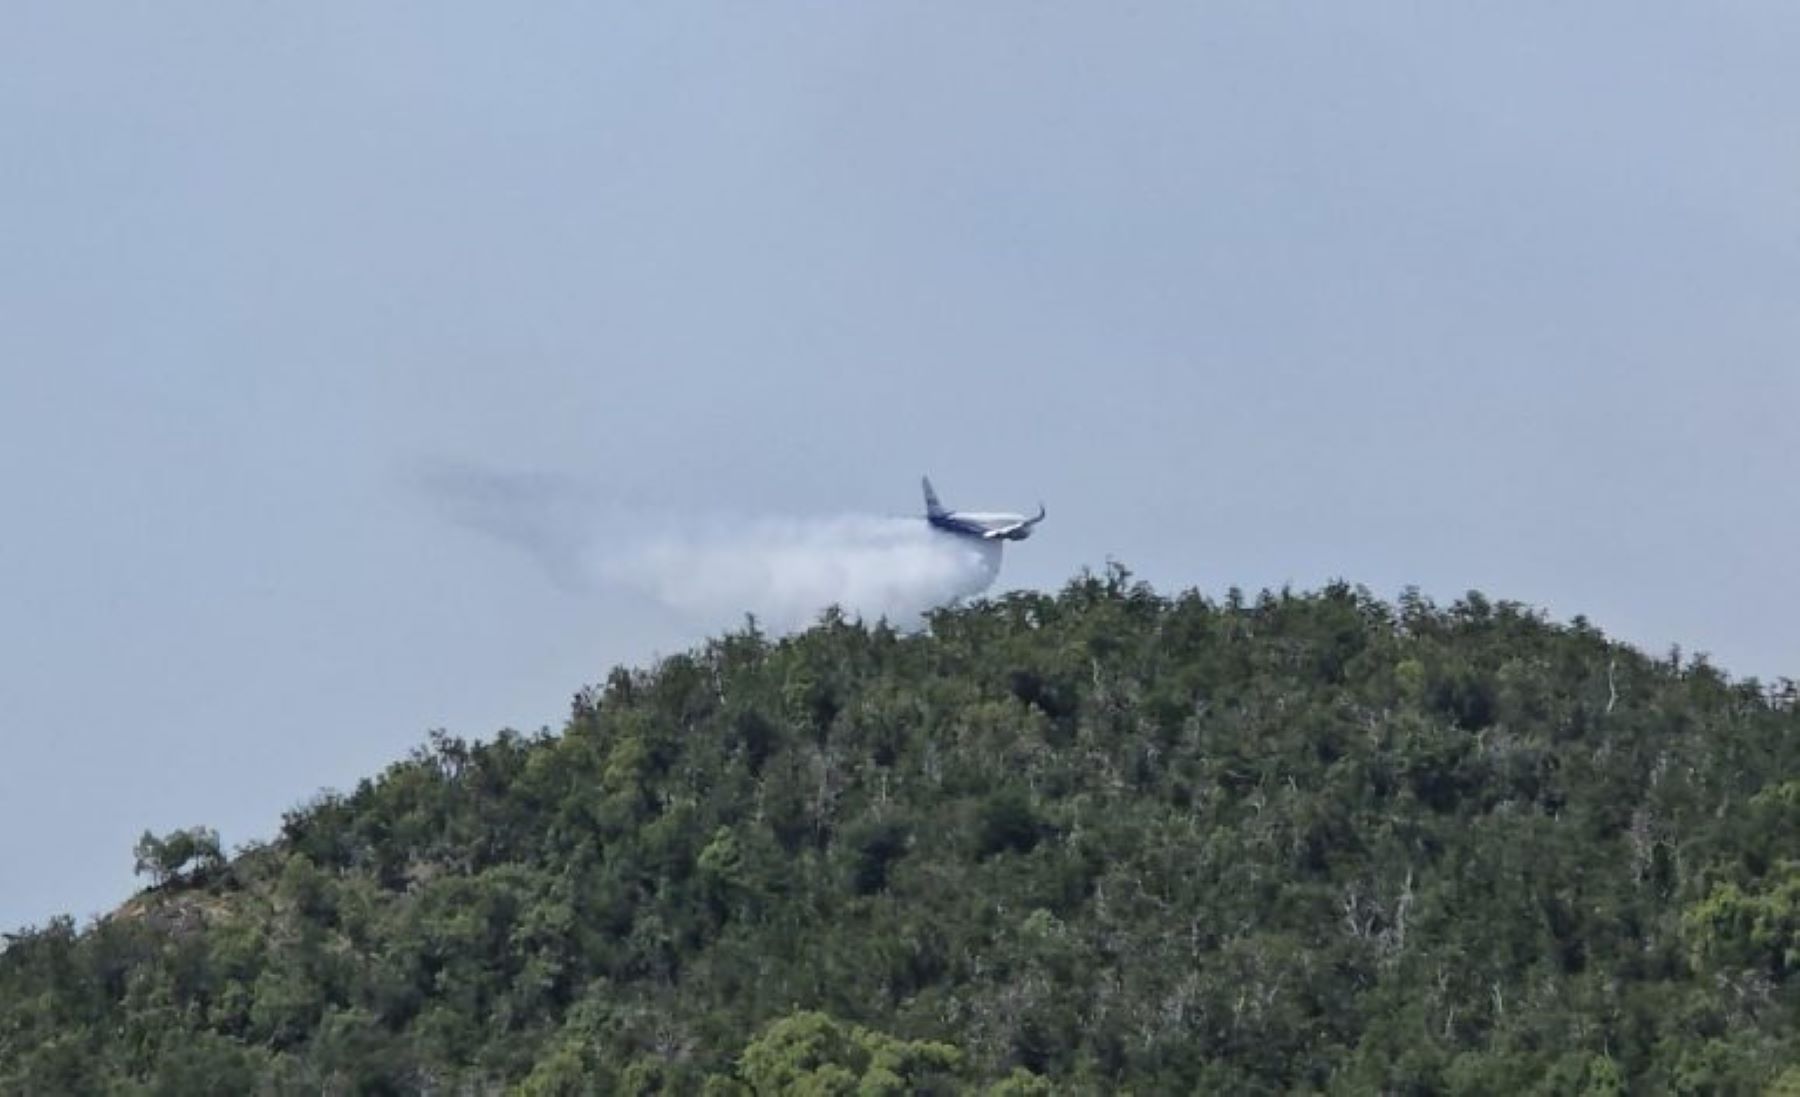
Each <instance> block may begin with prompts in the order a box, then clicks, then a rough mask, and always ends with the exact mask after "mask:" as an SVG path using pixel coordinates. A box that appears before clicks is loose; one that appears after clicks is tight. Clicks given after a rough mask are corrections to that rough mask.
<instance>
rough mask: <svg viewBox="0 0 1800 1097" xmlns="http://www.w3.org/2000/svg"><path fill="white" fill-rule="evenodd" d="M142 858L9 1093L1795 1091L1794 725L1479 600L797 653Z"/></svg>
mask: <svg viewBox="0 0 1800 1097" xmlns="http://www.w3.org/2000/svg"><path fill="white" fill-rule="evenodd" d="M125 852H126V851H121V855H122V856H123V855H124V854H125ZM136 855H137V858H138V866H139V868H140V870H142V871H143V872H144V873H146V874H147V875H148V877H149V880H148V882H149V883H150V885H151V886H149V887H148V888H147V889H146V890H145V891H144V892H142V893H141V894H139V895H138V896H137V897H135V898H134V899H132V900H131V901H130V902H129V903H127V904H126V905H125V906H124V907H122V908H121V909H119V910H117V911H115V912H114V913H113V914H111V915H110V916H108V917H105V918H102V919H99V920H97V921H95V922H94V923H93V924H92V925H89V926H86V927H77V926H76V925H74V924H73V923H72V922H71V921H69V920H66V919H63V920H56V921H52V922H50V923H49V924H47V925H43V926H39V927H35V928H32V929H28V930H24V931H21V932H18V933H15V934H11V935H8V936H7V938H6V944H5V950H4V952H3V953H0V1091H4V1092H6V1093H29V1094H55V1093H156V1094H183V1095H187V1094H206V1093H221V1094H223V1093H231V1094H237V1093H259V1092H260V1093H271V1094H275V1093H290V1092H291V1093H426V1092H428V1093H439V1094H463V1093H468V1094H486V1093H499V1092H517V1093H525V1094H575V1093H664V1092H667V1093H698V1094H714V1095H723V1094H751V1093H755V1094H766V1093H784V1092H802V1093H816V1094H836V1093H844V1094H849V1093H858V1094H863V1093H867V1094H899V1093H952V1092H955V1093H961V1092H989V1093H1010V1094H1049V1093H1102V1092H1121V1091H1130V1092H1135V1093H1138V1094H1151V1093H1191V1092H1201V1093H1225V1094H1255V1093H1289V1092H1300V1093H1315V1092H1316V1093H1393V1094H1428V1093H1458V1094H1496V1095H1499V1094H1518V1093H1532V1092H1538V1093H1566V1094H1623V1093H1696V1094H1698V1093H1761V1092H1779V1093H1800V1068H1796V1067H1795V1066H1794V1064H1797V1063H1800V1016H1797V1007H1800V977H1797V974H1796V973H1797V972H1800V712H1797V698H1796V694H1795V689H1794V686H1793V685H1792V684H1791V683H1787V682H1782V683H1778V684H1776V685H1773V686H1771V685H1769V684H1765V683H1758V682H1756V681H1734V680H1733V679H1731V678H1729V677H1728V676H1726V675H1725V674H1723V673H1721V672H1720V671H1718V670H1717V669H1715V668H1714V667H1712V666H1711V665H1709V664H1708V663H1707V661H1706V660H1705V659H1703V658H1684V657H1683V655H1682V654H1681V653H1680V652H1678V651H1677V652H1670V653H1668V654H1667V655H1664V656H1653V655H1647V654H1644V653H1642V652H1639V651H1637V650H1635V649H1633V648H1631V647H1628V646H1625V645H1622V644H1618V643H1615V642H1612V641H1609V640H1608V639H1607V638H1606V637H1605V636H1604V635H1603V634H1602V633H1601V632H1600V631H1599V630H1598V629H1596V628H1595V627H1593V626H1592V625H1590V624H1589V623H1588V622H1586V621H1584V620H1582V619H1580V618H1577V619H1576V620H1574V621H1573V622H1569V623H1560V622H1554V621H1551V620H1548V619H1547V618H1546V617H1545V616H1544V615H1543V614H1541V613H1538V612H1535V611H1532V610H1530V609H1528V608H1526V607H1523V606H1520V605H1517V604H1514V603H1508V602H1495V601H1490V600H1489V599H1487V598H1484V597H1482V596H1480V595H1478V594H1470V595H1468V596H1466V597H1465V598H1464V599H1462V600H1460V601H1458V602H1456V603H1455V604H1454V605H1451V606H1449V607H1447V608H1446V607H1442V606H1439V605H1435V604H1433V603H1432V602H1430V601H1428V600H1426V599H1424V598H1422V597H1420V596H1418V595H1416V594H1410V593H1409V594H1407V595H1405V596H1402V597H1401V598H1400V599H1399V601H1398V602H1397V603H1396V604H1389V603H1387V602H1384V601H1382V600H1379V599H1377V598H1375V597H1373V596H1371V595H1370V594H1369V593H1368V592H1367V591H1364V590H1361V589H1358V588H1353V587H1350V586H1348V585H1344V584H1336V585H1332V586H1329V587H1327V588H1325V589H1324V590H1321V591H1318V592H1312V593H1296V592H1292V591H1279V592H1265V593H1263V594H1261V595H1260V596H1254V597H1246V596H1244V595H1242V594H1240V593H1239V592H1237V591H1232V592H1231V593H1229V594H1228V595H1227V596H1225V597H1224V598H1222V599H1212V598H1208V597H1205V596H1203V595H1201V594H1198V593H1194V592H1188V593H1183V594H1180V595H1178V596H1174V597H1169V596H1164V595H1161V594H1158V593H1157V592H1155V591H1153V590H1151V589H1149V588H1148V587H1146V586H1144V585H1142V584H1139V583H1135V582H1133V581H1132V579H1131V577H1130V576H1129V575H1128V574H1127V573H1126V572H1125V571H1124V570H1123V569H1120V568H1116V567H1115V568H1112V569H1109V570H1108V571H1107V572H1105V573H1104V574H1098V575H1083V576H1081V577H1078V578H1077V579H1075V580H1074V581H1072V582H1071V583H1069V584H1068V586H1067V587H1066V588H1065V589H1063V590H1062V591H1061V592H1060V593H1058V594H1056V595H1048V594H1037V593H1020V594H1011V595H1007V596H1005V597H1002V598H998V599H995V600H992V601H986V602H979V603H976V604H973V605H968V606H963V607H957V608H951V609H946V610H942V611H939V612H937V613H935V614H933V615H932V616H931V618H930V620H929V624H928V627H926V628H925V629H923V630H920V631H918V632H916V633H904V632H898V631H895V630H893V629H891V628H889V627H887V626H886V625H883V624H862V623H858V622H854V621H850V620H846V619H844V618H843V617H842V616H841V615H838V614H835V613H828V614H826V615H825V616H824V617H823V618H822V619H821V621H820V622H819V623H818V624H817V625H816V626H814V627H813V628H811V629H809V630H808V631H805V632H803V633H800V634H797V635H793V636H789V637H785V638H771V637H768V636H765V635H763V634H762V633H761V632H759V631H758V629H757V628H756V627H755V625H754V623H753V622H752V623H747V624H746V626H745V627H744V628H742V629H740V630H738V631H736V632H734V633H732V634H729V635H725V636H722V637H720V638H718V639H716V640H714V641H712V642H710V643H708V644H706V645H704V646H703V647H701V648H699V649H697V650H695V651H692V652H689V653H685V654H680V655H675V656H672V657H669V658H666V659H663V660H661V661H660V662H659V663H658V664H657V665H655V666H654V667H650V668H646V669H641V670H624V669H621V670H615V671H613V672H612V673H611V675H610V676H609V677H608V678H607V679H606V681H605V682H604V684H602V685H599V686H596V687H593V688H591V689H587V690H584V691H582V692H581V693H580V694H578V695H577V696H576V697H575V699H574V703H573V705H572V711H571V714H570V717H569V720H568V722H567V725H566V726H565V727H564V728H563V729H562V730H561V731H560V732H559V733H555V734H551V733H542V734H537V735H519V734H514V733H510V732H508V733H503V734H500V735H499V736H497V737H496V738H494V739H493V740H492V741H488V742H467V741H464V740H461V739H458V738H454V737H450V736H446V735H435V736H432V737H431V739H430V741H429V743H428V744H425V745H423V746H421V747H420V748H419V749H418V750H417V751H415V752H414V754H413V755H412V756H411V757H409V758H407V759H406V760H404V761H402V762H399V763H397V764H395V765H394V766H392V767H391V768H390V769H388V771H387V772H386V773H384V774H382V775H381V776H379V777H378V778H375V779H372V780H368V781H365V782H363V783H362V784H361V785H359V786H358V787H357V788H356V789H355V790H354V791H351V792H348V793H328V794H324V795H321V796H320V797H318V798H317V799H316V800H314V801H313V802H311V803H309V804H307V805H305V806H303V807H301V808H298V809H296V810H294V811H292V812H290V813H289V814H288V815H287V816H286V817H285V821H284V823H283V826H282V828H281V831H280V833H279V835H278V836H276V837H275V838H274V839H273V840H272V841H270V842H268V843H266V844H260V845H254V846H251V847H248V848H245V849H243V850H241V851H239V852H237V854H236V855H235V856H232V857H226V856H224V855H223V854H222V853H221V851H220V849H219V845H218V840H217V838H216V836H214V835H213V834H211V833H210V832H207V831H205V830H204V829H201V828H196V829H194V830H192V831H183V832H178V833H175V834H169V835H162V836H156V835H150V834H146V835H145V838H144V841H143V842H141V843H140V844H139V846H138V849H137V850H136Z"/></svg>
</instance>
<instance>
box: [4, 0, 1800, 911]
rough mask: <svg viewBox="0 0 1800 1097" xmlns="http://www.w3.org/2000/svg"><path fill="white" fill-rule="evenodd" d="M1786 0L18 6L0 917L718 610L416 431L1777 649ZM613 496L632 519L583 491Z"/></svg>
mask: <svg viewBox="0 0 1800 1097" xmlns="http://www.w3.org/2000/svg"><path fill="white" fill-rule="evenodd" d="M1795 57H1800V10H1797V9H1795V8H1793V7H1792V6H1791V5H1786V4H1774V3H1769V4H1719V5H1703V6H1702V5H1671V4H1639V3H1631V4H1627V3H1599V4H1588V5H1566V4H1550V3H1539V4H1507V5H1500V6H1489V7H1488V8H1487V9H1486V10H1481V11H1477V10H1475V9H1474V8H1472V7H1471V6H1469V5H1437V4H1398V3H1383V4H1378V5H1366V6H1350V5H1306V6H1301V5H1270V4H1264V3H1241V4H1232V5H1203V4H1191V3H1180V4H1157V3H1129V4H1117V5H1081V6H1075V5H1067V4H1055V3H1042V2H1035V3H995V4H983V5H970V4H948V3H864V4H837V3H833V4H825V3H812V4H804V5H786V6H779V5H741V4H691V5H684V4H657V5H598V4H587V3H580V4H577V3H564V4H537V5H524V6H519V5H512V6H505V7H499V6H495V5H471V4H447V3H442V2H433V3H412V4H386V5H350V4H323V5H320V4H308V5H299V6H296V5H269V4H260V5H217V4H205V5H202V4H184V3H159V4H154V5H150V4H135V5H126V4H116V5H106V4H99V5H71V4H53V3H32V2H27V3H23V4H13V5H9V6H8V7H7V8H6V10H5V12H4V13H3V14H0V489H3V492H4V496H3V497H4V500H5V510H4V513H5V514H6V520H5V522H4V525H3V526H0V667H3V668H4V669H3V670H0V734H3V735H4V746H5V755H4V761H3V762H0V925H4V926H11V925H16V924H19V923H22V922H27V921H38V920H41V919H42V918H44V917H47V916H48V915H50V914H51V913H53V912H55V911H59V910H72V911H74V912H76V913H78V914H82V915H85V914H88V913H91V912H93V911H96V910H99V909H103V908H105V907H108V906H110V905H111V904H113V903H114V902H116V901H117V900H119V899H121V898H122V897H123V896H124V895H125V894H126V893H127V892H128V891H129V889H130V887H131V886H132V882H131V879H130V876H129V870H130V860H131V858H130V852H129V851H130V847H131V844H132V842H133V840H134V838H135V837H136V835H137V833H138V832H139V831H140V830H142V829H143V828H145V827H151V828H154V829H157V830H159V831H160V830H166V829H169V828H173V827H176V826H182V825H188V824H194V823H206V824H210V825H214V826H217V827H219V828H221V830H222V831H223V832H224V837H225V839H226V840H227V842H228V843H232V844H236V843H241V842H244V841H247V840H250V839H255V838H267V837H269V836H271V835H272V834H273V832H274V828H275V825H276V822H277V820H278V817H279V814H280V812H281V811H282V810H284V809H286V808H289V807H291V806H293V805H295V804H297V803H298V802H300V801H302V800H304V799H305V798H306V797H308V796H309V795H310V794H312V793H313V792H314V791H315V790H317V789H318V788H320V787H321V786H327V785H331V786H340V787H342V786H347V785H349V784H351V783H353V782H354V781H355V780H356V779H357V778H358V777H361V776H364V775H368V774H371V773H373V772H375V771H376V770H378V769H379V768H380V767H381V766H382V765H384V764H385V763H386V762H387V761H389V760H391V759H394V758H396V757H398V756H400V755H402V754H403V753H404V752H405V751H406V750H407V749H409V748H410V747H411V746H413V745H414V744H416V743H418V742H420V741H421V739H422V737H423V735H424V732H425V731H426V730H427V729H428V728H432V727H439V726H441V727H447V728H449V729H450V730H452V731H455V732H458V733H462V734H466V735H486V734H490V733H491V732H492V731H493V730H494V729H496V728H497V727H499V726H501V725H505V724H511V725H516V726H523V727H537V726H539V725H543V724H546V723H548V724H555V723H556V721H557V720H558V719H559V718H560V716H561V714H562V713H563V712H564V710H565V706H566V701H567V698H568V697H569V695H570V694H571V693H572V692H573V691H574V690H575V689H576V688H578V687H579V686H581V685H582V684H584V683H586V682H591V681H595V680H598V679H600V678H601V677H602V676H603V675H604V672H605V670H606V668H607V667H608V666H609V665H611V664H613V663H615V662H633V663H635V662H640V661H643V660H645V659H647V658H649V657H651V656H653V655H654V654H655V653H656V652H659V651H661V652H667V651H671V650H676V649H679V648H680V647H682V646H684V645H686V644H687V643H689V642H691V641H693V640H695V639H697V638H699V637H701V636H703V635H704V634H705V632H706V631H707V629H706V628H705V627H703V626H701V625H698V624H696V623H695V622H694V621H692V620H686V619H677V618H675V617H673V616H671V615H670V614H668V613H666V612H664V611H661V610H659V609H657V608H656V607H655V606H654V605H652V604H650V603H648V602H647V601H645V600H643V599H640V598H634V597H632V596H630V595H628V594H625V593H622V592H617V591H608V590H605V589H596V590H589V591H585V592H571V591H568V590H565V589H562V588H558V587H557V586H555V585H553V584H552V583H550V582H547V581H546V579H545V577H544V575H543V574H542V573H541V572H540V571H538V570H536V569H534V568H532V567H531V566H529V562H528V561H526V560H524V559H523V558H522V557H521V556H520V555H519V554H517V553H514V552H510V551H509V550H508V549H507V547H506V546H505V545H502V544H499V543H496V542H494V541H491V540H485V539H483V538H481V537H479V536H476V535H474V534H472V533H471V532H470V531H468V530H467V529H464V528H461V527H458V526H455V525H452V524H450V523H447V522H445V521H443V520H442V519H441V517H440V516H439V515H438V514H437V513H436V512H434V510H433V509H432V507H431V506H430V505H428V503H427V502H426V501H425V500H423V499H422V498H421V497H420V493H419V491H418V490H417V482H418V477H417V475H416V473H417V470H418V469H419V468H420V467H421V464H429V463H430V462H439V461H449V462H463V463H468V464H470V465H473V466H477V467H485V468H494V469H502V470H512V471H522V472H529V473H533V474H545V475H551V476H556V477H568V478H572V479H573V480H575V481H578V482H580V483H582V484H583V485H585V487H584V490H591V491H593V492H595V493H597V494H599V495H603V496H606V497H609V498H617V499H626V500H630V501H632V503H633V505H637V506H643V505H660V506H664V507H667V508H671V509H676V510H685V511H688V512H692V513H697V514H709V515H710V514H719V513H727V512H729V513H734V514H799V515H805V514H814V513H838V512H843V511H853V510H860V511H872V512H876V513H903V512H906V511H909V510H911V509H913V508H915V507H916V506H917V501H916V498H915V492H916V478H917V476H918V474H919V473H920V472H923V471H929V472H931V473H933V475H934V476H935V477H936V479H937V481H938V485H939V488H940V489H941V490H942V491H943V492H944V494H945V495H946V497H947V499H948V500H949V501H951V502H952V503H957V504H963V505H970V506H987V507H1008V508H1025V507H1029V506H1030V505H1032V504H1033V503H1035V502H1036V501H1037V500H1038V499H1039V498H1043V499H1044V500H1046V501H1047V502H1048V503H1049V505H1050V510H1051V519H1050V521H1049V522H1047V523H1046V524H1045V526H1044V527H1043V532H1042V534H1041V535H1040V536H1039V537H1038V538H1036V539H1034V540H1033V541H1031V542H1029V543H1028V544H1025V545H1023V546H1017V547H1016V548H1015V550H1013V551H1012V553H1011V555H1010V557H1009V559H1008V561H1007V565H1006V570H1005V571H1004V572H1003V573H1002V576H1001V581H1002V584H1003V585H1025V586H1049V587H1053V586H1056V585H1058V584H1060V583H1061V582H1062V581H1063V580H1064V579H1066V578H1067V577H1068V576H1069V575H1070V574H1071V573H1072V572H1074V571H1075V570H1076V569H1077V568H1079V567H1081V566H1082V565H1095V566H1098V565H1100V564H1102V563H1103V562H1104V561H1105V560H1106V559H1107V558H1109V557H1113V558H1117V559H1119V560H1121V561H1123V562H1125V563H1127V564H1128V565H1130V566H1132V567H1133V568H1134V569H1136V570H1137V571H1138V572H1139V573H1140V574H1141V575H1143V576H1144V577H1146V578H1148V579H1151V580H1152V581H1154V582H1156V583H1158V584H1159V585H1163V586H1165V587H1168V588H1176V587H1182V586H1188V585H1197V586H1199V587H1201V588H1202V589H1205V590H1208V591H1213V592H1218V591H1222V590H1223V589H1224V588H1225V587H1227V586H1229V585H1231V584H1234V583H1235V584H1239V585H1242V586H1244V587H1246V588H1252V589H1254V588H1256V587H1258V586H1261V585H1265V584H1280V583H1283V582H1285V581H1293V582H1295V583H1297V584H1301V585H1313V584H1316V583H1318V582H1320V581H1322V580H1325V579H1328V578H1331V577H1335V576H1343V577H1346V578H1348V579H1350V580H1352V581H1358V582H1363V583H1366V584H1368V585H1369V586H1370V587H1372V588H1373V589H1375V590H1376V591H1377V592H1378V593H1381V594H1384V595H1390V596H1391V595H1392V594H1394V593H1396V592H1397V591H1398V590H1399V589H1400V588H1401V587H1402V586H1404V585H1406V584H1409V583H1411V584H1417V585H1419V586H1421V587H1422V588H1423V589H1424V590H1425V591H1426V592H1427V593H1430V594H1432V595H1434V596H1437V597H1439V598H1440V599H1443V600H1449V599H1451V598H1454V597H1455V596H1457V595H1458V594H1460V593H1461V592H1462V591H1464V590H1466V589H1468V588H1470V587H1479V588H1481V589H1483V590H1485V591H1487V592H1489V593H1490V594H1492V595H1495V596H1498V597H1511V598H1517V599H1521V600H1525V601H1529V602H1532V603H1535V604H1539V605H1543V606H1545V607H1547V608H1548V609H1550V610H1551V611H1552V612H1553V613H1555V614H1557V615H1559V616H1564V617H1566V616H1569V615H1573V614H1575V613H1585V614H1587V615H1589V616H1590V617H1592V618H1593V619H1594V621H1595V622H1596V623H1598V624H1599V625H1601V626H1602V627H1604V628H1606V629H1607V630H1608V631H1610V632H1613V633H1615V634H1617V635H1620V636H1622V637H1624V638H1626V639H1629V640H1632V641H1633V642H1636V643H1640V644H1643V645H1645V646H1647V647H1651V648H1656V649H1661V648H1663V647H1666V646H1667V645H1668V644H1670V643H1673V642H1679V643H1680V644H1682V645H1683V646H1684V647H1685V648H1687V649H1689V650H1705V651H1710V652H1712V653H1713V654H1714V656H1715V657H1716V659H1717V660H1718V661H1719V662H1721V663H1722V664H1723V665H1725V666H1726V667H1727V668H1728V669H1731V670H1733V671H1735V672H1738V673H1740V674H1750V673H1754V674H1759V675H1763V676H1765V677H1773V676H1776V675H1781V674H1791V675H1796V676H1800V645H1797V644H1796V642H1795V640H1794V631H1793V625H1792V622H1794V621H1796V620H1800V592H1797V590H1796V584H1795V583H1794V582H1793V575H1794V566H1793V564H1792V546H1793V545H1794V543H1795V541H1796V537H1797V536H1800V519H1797V518H1796V513H1797V508H1796V503H1797V502H1800V499H1797V496H1800V490H1797V489H1796V487H1795V479H1794V475H1793V472H1794V470H1795V467H1796V464H1797V458H1800V442H1796V432H1795V428H1794V413H1795V407H1796V397H1800V370H1797V368H1796V366H1797V363H1796V350H1797V349H1800V307H1797V306H1800V110H1796V104H1800V67H1797V66H1796V65H1795V64H1794V58H1795ZM621 535H623V534H621Z"/></svg>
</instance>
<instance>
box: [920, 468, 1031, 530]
mask: <svg viewBox="0 0 1800 1097" xmlns="http://www.w3.org/2000/svg"><path fill="white" fill-rule="evenodd" d="M924 483H925V520H926V521H928V522H930V523H931V524H932V525H933V526H935V527H937V528H938V529H941V530H943V531H944V532H946V533H957V534H961V535H962V536H964V537H979V538H980V539H981V540H983V541H1023V540H1025V538H1027V537H1030V536H1031V527H1033V526H1035V525H1037V524H1038V523H1039V522H1042V521H1043V520H1044V504H1042V503H1039V504H1038V512H1037V517H1035V518H1027V517H1025V516H1024V515H1023V514H982V513H977V512H974V511H967V510H946V509H945V508H944V505H943V504H942V503H940V502H938V497H937V492H935V491H932V490H931V478H930V477H925V479H924Z"/></svg>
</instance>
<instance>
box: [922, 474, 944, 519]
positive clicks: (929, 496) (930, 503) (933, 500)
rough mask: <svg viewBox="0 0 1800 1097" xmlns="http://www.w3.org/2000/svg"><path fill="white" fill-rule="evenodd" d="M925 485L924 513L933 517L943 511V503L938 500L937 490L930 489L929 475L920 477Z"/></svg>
mask: <svg viewBox="0 0 1800 1097" xmlns="http://www.w3.org/2000/svg"><path fill="white" fill-rule="evenodd" d="M920 482H921V483H923V484H924V485H925V513H926V514H928V515H930V516H931V517H933V518H935V517H937V516H938V515H940V514H943V513H944V504H942V503H940V502H938V497H937V492H935V491H932V490H931V477H929V476H925V477H921V478H920Z"/></svg>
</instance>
